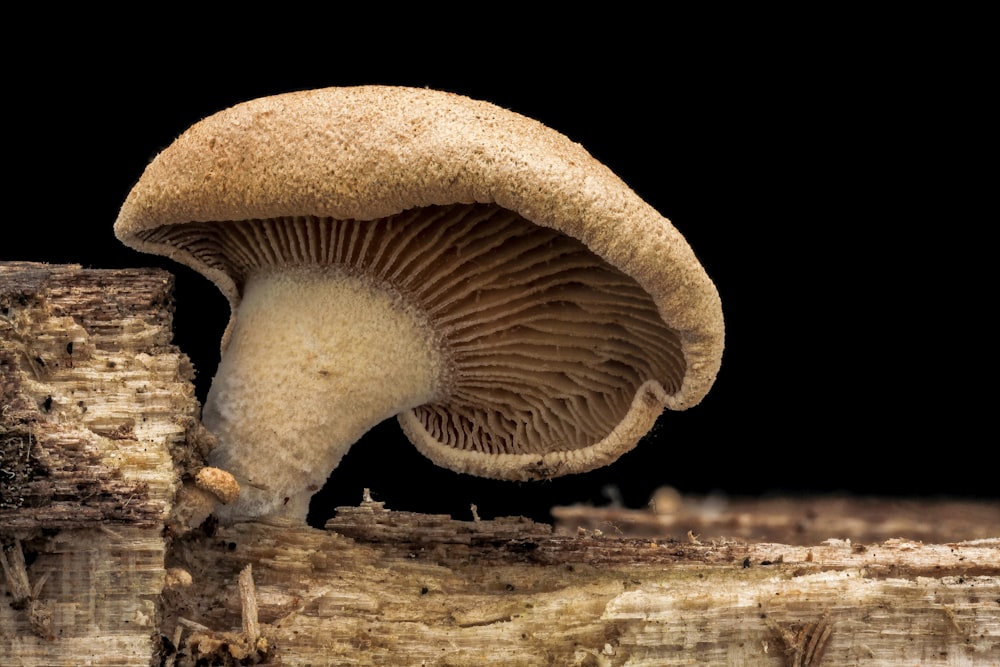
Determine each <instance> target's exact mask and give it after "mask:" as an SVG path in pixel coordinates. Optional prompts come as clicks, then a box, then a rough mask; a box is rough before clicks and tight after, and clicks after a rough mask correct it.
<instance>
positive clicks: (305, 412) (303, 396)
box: [203, 266, 443, 521]
mask: <svg viewBox="0 0 1000 667" xmlns="http://www.w3.org/2000/svg"><path fill="white" fill-rule="evenodd" d="M442 366H443V361H442V355H441V351H440V350H439V349H438V345H437V342H436V340H435V339H434V336H433V334H432V332H431V330H430V328H429V327H428V326H427V324H426V322H425V321H424V320H423V319H422V318H421V317H420V315H419V314H418V313H417V312H416V311H415V310H413V309H412V308H409V307H407V306H406V304H405V303H404V302H403V300H402V299H401V298H399V296H398V295H395V294H393V293H391V292H390V291H389V290H385V289H380V288H379V287H377V286H375V285H374V284H372V283H371V282H369V281H365V280H363V279H360V278H357V277H354V276H350V275H345V274H343V273H340V272H336V271H333V270H331V269H323V268H317V267H312V266H310V267H296V268H284V269H282V270H281V271H278V270H266V271H261V272H259V273H257V274H254V275H253V276H252V277H251V278H250V280H249V281H248V282H247V285H246V288H245V290H244V295H243V300H242V302H241V303H240V305H239V308H238V312H237V313H236V317H235V322H234V325H233V328H232V333H231V336H230V338H229V343H228V346H227V348H226V349H225V350H224V352H223V357H222V361H221V363H220V364H219V370H218V373H217V374H216V376H215V379H214V380H213V382H212V388H211V391H210V392H209V395H208V400H207V401H206V403H205V409H204V414H203V421H204V423H205V425H206V426H207V427H208V428H209V429H210V430H211V431H212V432H213V433H214V434H215V435H216V436H217V437H218V440H219V444H218V446H217V447H216V448H215V449H214V450H212V452H211V454H210V455H209V462H210V463H211V465H214V466H217V467H219V468H223V469H225V470H228V471H229V472H231V473H232V474H233V475H234V476H235V477H236V479H237V481H239V483H240V497H239V499H238V500H237V501H236V502H234V503H232V504H230V505H226V506H223V507H220V509H219V511H217V512H216V514H217V516H219V518H220V519H222V520H223V521H237V520H241V519H252V518H255V517H259V516H264V515H270V514H280V515H282V516H287V517H294V518H298V519H302V520H305V517H306V513H307V512H308V508H309V498H310V497H311V496H312V495H313V493H315V492H316V491H318V490H319V489H320V488H321V487H322V485H323V484H324V482H325V481H326V479H327V477H328V476H329V474H330V472H331V471H332V470H333V469H334V468H335V467H336V466H337V464H338V463H339V462H340V459H341V457H343V455H344V454H345V453H346V452H347V450H348V449H349V448H350V446H351V445H352V444H353V443H354V442H356V441H357V440H358V438H360V437H361V436H362V435H363V434H364V433H365V432H366V431H368V429H370V428H371V427H372V426H374V425H375V424H377V423H379V422H380V421H382V420H384V419H386V418H388V417H391V416H393V415H396V414H398V413H399V412H401V411H403V410H405V409H408V408H412V407H415V406H417V405H421V404H423V403H426V402H428V401H430V400H432V399H433V398H434V397H435V395H436V394H437V392H438V385H439V378H440V375H441V368H442Z"/></svg>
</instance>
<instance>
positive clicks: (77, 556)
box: [0, 263, 204, 666]
mask: <svg viewBox="0 0 1000 667" xmlns="http://www.w3.org/2000/svg"><path fill="white" fill-rule="evenodd" d="M172 285H173V278H172V276H171V275H170V274H168V273H166V272H164V271H158V270H145V269H143V270H128V271H106V270H88V269H82V268H80V267H78V266H48V265H42V264H29V263H2V264H0V548H2V549H3V550H4V552H5V558H4V562H5V567H4V572H5V577H4V579H5V585H6V591H7V593H8V594H9V595H13V597H14V601H13V604H6V603H2V602H0V664H2V665H4V666H6V665H79V664H84V663H87V664H94V665H148V664H149V663H150V658H151V656H152V655H153V652H154V647H155V645H156V644H157V642H156V640H155V638H156V637H157V636H158V633H157V625H156V624H157V614H158V612H157V609H158V605H159V596H160V593H161V591H162V589H163V585H164V566H163V563H164V557H165V553H166V545H167V542H166V539H165V537H164V526H165V524H166V520H167V518H168V515H169V512H170V510H171V507H172V505H173V498H174V495H175V494H176V492H177V489H178V487H179V486H180V481H181V476H182V474H183V472H184V470H185V467H186V466H187V465H188V464H189V463H190V461H191V460H192V459H194V458H199V459H200V457H201V454H202V448H203V446H204V441H203V440H199V437H202V436H203V434H202V432H201V429H200V425H199V422H198V419H197V416H198V404H197V401H196V399H195V396H194V391H193V387H192V384H191V379H192V375H193V369H192V368H191V364H190V362H189V361H188V360H187V357H185V356H184V355H183V354H181V352H180V351H179V350H177V348H175V347H173V346H172V345H171V337H172V331H171V327H172V320H171V313H172V301H171V289H172ZM17 581H21V582H22V585H21V587H23V586H28V587H29V589H30V593H29V594H28V596H27V598H26V599H25V600H23V603H21V604H18V602H19V598H20V597H24V595H23V593H15V592H14V590H12V588H18V586H17V585H16V584H15V585H14V586H12V583H13V582H17ZM8 599H9V598H8ZM46 609H47V610H48V613H49V615H50V618H49V619H48V620H47V621H46V620H45V619H44V618H42V617H40V616H39V611H40V610H46Z"/></svg>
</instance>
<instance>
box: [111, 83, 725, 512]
mask: <svg viewBox="0 0 1000 667" xmlns="http://www.w3.org/2000/svg"><path fill="white" fill-rule="evenodd" d="M115 232H116V234H117V235H118V237H119V238H120V239H121V240H122V241H124V242H125V243H126V244H128V245H129V246H131V247H133V248H136V249H138V250H142V251H145V252H151V253H156V254H161V255H167V256H169V257H172V258H174V259H175V260H177V261H179V262H181V263H183V264H186V265H188V266H190V267H193V268H194V269H196V270H197V271H199V272H201V273H202V274H203V275H205V276H206V277H208V278H209V279H211V280H212V281H213V282H215V283H216V285H218V286H219V288H220V289H221V290H222V291H223V293H225V295H226V296H227V297H228V299H229V301H230V304H231V306H232V316H231V319H230V323H229V327H228V329H227V330H226V334H225V336H224V338H223V342H222V347H223V357H222V361H221V363H220V366H219V370H218V373H217V374H216V376H215V379H214V380H213V384H212V389H211V391H210V393H209V397H208V401H207V402H206V405H205V410H204V421H205V424H206V425H207V426H208V427H209V428H210V429H211V430H212V431H213V432H214V433H215V434H216V436H218V439H219V445H218V446H217V447H216V449H214V450H213V451H212V453H211V455H210V463H211V464H212V465H213V466H217V467H219V468H223V469H225V470H228V471H229V472H231V473H232V474H233V475H234V476H235V477H236V479H237V480H238V482H239V485H240V496H239V499H238V500H237V501H236V502H234V503H232V504H230V505H227V506H224V507H221V508H220V509H219V510H218V514H220V515H221V518H223V519H225V520H237V519H245V518H252V517H255V516H261V515H265V514H270V513H281V514H284V515H289V516H296V517H300V518H303V519H304V517H305V514H306V511H307V509H308V502H309V498H310V496H311V495H312V494H313V493H314V492H315V491H316V490H317V489H319V488H320V487H321V486H322V485H323V483H324V481H325V480H326V478H327V476H328V475H329V473H330V472H331V471H332V470H333V469H334V468H335V467H336V465H337V464H338V462H339V461H340V459H341V457H342V456H343V455H344V453H345V452H346V451H347V449H348V448H349V447H350V446H351V444H352V443H354V442H355V441H356V440H357V439H358V438H359V437H360V436H361V435H362V434H364V432H365V431H367V430H368V429H369V428H371V427H372V426H373V425H375V424H376V423H378V422H380V421H382V420H383V419H385V418H387V417H390V416H393V415H398V418H399V421H400V423H401V425H402V427H403V430H404V432H405V433H406V435H407V436H408V437H409V438H410V440H411V441H412V442H413V444H414V445H416V447H417V448H418V449H419V450H420V451H421V452H423V453H424V454H426V455H427V456H428V457H430V458H431V459H432V460H433V461H435V462H436V463H438V464H439V465H442V466H445V467H448V468H451V469H453V470H456V471H460V472H466V473H471V474H475V475H481V476H486V477H493V478H501V479H512V480H528V479H541V478H548V477H554V476H557V475H563V474H567V473H574V472H582V471H585V470H590V469H593V468H596V467H598V466H601V465H605V464H607V463H610V462H612V461H614V460H615V459H617V458H618V457H619V456H620V455H621V454H622V453H624V452H626V451H628V450H629V449H631V448H632V447H633V446H634V445H635V444H636V442H637V441H638V440H639V438H640V437H642V435H643V434H645V433H646V432H647V431H648V429H649V428H650V427H651V426H652V425H653V423H654V422H655V420H656V418H657V417H658V416H659V414H660V413H661V412H662V410H663V408H664V407H668V408H671V409H684V408H687V407H690V406H692V405H694V404H696V403H698V402H699V401H700V400H701V399H702V397H703V396H704V395H705V394H706V393H707V392H708V390H709V388H710V387H711V385H712V383H713V382H714V380H715V376H716V373H717V372H718V368H719V363H720V359H721V356H722V347H723V321H722V311H721V306H720V302H719V297H718V293H717V292H716V289H715V286H714V285H713V284H712V282H711V280H710V279H709V278H708V276H707V275H706V274H705V271H704V270H703V269H702V267H701V265H700V264H699V263H698V261H697V259H696V258H695V256H694V253H693V252H692V251H691V249H690V247H689V246H688V244H687V242H686V241H685V240H684V239H683V237H682V236H681V235H680V233H679V232H678V231H677V230H676V229H675V228H674V227H673V226H672V225H671V224H670V223H669V222H668V221H667V220H666V219H665V218H663V217H662V216H661V215H660V214H658V213H657V212H656V211H655V210H653V209H652V207H650V206H649V205H648V204H646V203H645V202H643V201H642V200H641V199H640V198H639V197H638V196H637V195H636V194H635V193H634V192H632V190H630V189H629V188H628V187H627V186H626V185H625V184H624V183H623V182H622V181H621V180H620V179H618V178H617V177H616V176H615V175H614V174H612V173H611V172H610V171H609V170H608V169H607V168H606V167H604V166H603V165H601V164H600V163H598V162H597V161H595V160H594V159H593V158H592V157H591V156H590V155H589V154H588V153H587V152H586V151H585V150H584V149H583V148H582V147H581V146H579V145H578V144H575V143H573V142H571V141H570V140H569V139H567V138H566V137H564V136H563V135H561V134H559V133H557V132H555V131H554V130H551V129H549V128H547V127H545V126H543V125H541V124H539V123H538V122H536V121H533V120H531V119H528V118H525V117H523V116H520V115H518V114H516V113H513V112H510V111H507V110H504V109H501V108H498V107H496V106H494V105H491V104H488V103H485V102H479V101H474V100H470V99H467V98H464V97H461V96H458V95H453V94H450V93H443V92H437V91H431V90H423V89H410V88H394V87H381V86H365V87H357V88H330V89H323V90H316V91H305V92H298V93H290V94H285V95H277V96H274V97H267V98H262V99H258V100H253V101H250V102H246V103H243V104H240V105H237V106H235V107H233V108H231V109H228V110H225V111H222V112H220V113H217V114H215V115H213V116H211V117H209V118H207V119H205V120H203V121H201V122H200V123H197V124H196V125H194V126H193V127H191V128H190V129H189V130H187V131H186V132H185V133H184V134H183V135H181V136H180V137H179V138H178V139H177V140H176V141H175V142H174V143H173V144H172V145H171V146H169V147H168V148H167V149H165V150H164V151H163V152H162V153H161V154H160V155H158V156H157V157H156V158H155V159H154V160H153V161H152V163H151V164H150V165H149V166H148V167H147V169H146V171H145V172H144V173H143V175H142V177H141V179H140V180H139V182H138V183H137V184H136V186H135V187H134V188H133V190H132V191H131V193H130V194H129V196H128V198H127V199H126V201H125V203H124V204H123V206H122V209H121V213H120V215H119V217H118V220H117V222H116V223H115Z"/></svg>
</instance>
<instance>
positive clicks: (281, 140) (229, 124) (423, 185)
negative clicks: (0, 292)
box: [115, 86, 724, 478]
mask: <svg viewBox="0 0 1000 667" xmlns="http://www.w3.org/2000/svg"><path fill="white" fill-rule="evenodd" d="M456 204H462V205H471V204H484V205H492V206H494V207H496V208H499V209H504V210H506V211H510V212H513V213H515V214H517V215H518V216H520V217H521V218H523V219H524V220H526V221H528V222H530V223H533V224H534V225H537V226H540V227H544V228H549V229H552V230H556V231H557V232H560V233H561V234H562V235H565V236H566V237H569V238H570V239H575V240H576V241H578V242H580V243H582V244H583V245H584V246H586V248H587V249H588V250H589V251H590V252H591V253H593V255H595V256H596V257H597V258H599V261H601V262H606V263H607V264H608V265H610V266H611V267H613V269H614V270H616V271H620V272H621V273H622V274H624V275H625V276H628V277H629V278H630V279H631V280H633V281H634V282H635V283H636V284H637V285H638V286H640V287H641V288H642V290H643V291H644V292H645V293H646V294H648V296H649V297H650V298H651V301H652V303H653V304H655V306H654V307H655V310H656V312H658V314H659V317H660V318H661V319H662V323H663V325H664V326H665V328H666V329H667V330H669V332H670V335H671V336H675V337H676V347H677V350H678V351H677V354H678V356H679V357H680V361H679V362H677V363H676V364H675V366H679V368H680V371H679V374H680V376H679V377H677V378H675V379H674V380H673V381H670V382H667V381H664V380H663V379H662V378H645V379H643V380H642V381H641V382H639V383H637V386H635V387H633V389H634V398H633V399H632V405H631V408H630V409H629V410H628V414H627V415H624V416H623V418H622V419H621V422H620V423H619V424H618V425H617V426H616V427H614V428H613V429H612V430H611V431H610V432H609V433H607V434H605V435H606V437H605V439H604V440H606V441H607V442H604V441H602V442H601V443H596V444H595V445H593V446H592V447H590V448H591V449H593V448H594V447H596V448H597V449H599V450H600V451H601V452H602V453H601V454H600V455H597V456H589V458H587V457H584V458H586V459H587V460H586V461H583V460H581V461H578V462H576V463H573V462H572V461H570V462H569V463H566V461H567V460H568V459H567V457H566V455H565V453H561V454H559V455H558V456H557V457H555V458H549V457H548V455H547V454H546V455H539V454H538V453H537V452H528V453H523V454H516V455H512V456H515V457H523V460H522V461H521V463H523V464H525V465H527V466H528V467H533V472H530V473H512V472H510V471H508V470H507V469H506V464H504V466H501V467H503V468H504V469H503V470H500V469H494V468H496V465H495V463H494V462H493V461H490V462H486V463H483V462H481V460H484V457H483V456H482V454H483V451H479V450H477V448H476V447H472V448H467V449H464V450H461V451H455V450H453V449H452V448H451V447H450V446H447V445H442V443H441V442H440V439H439V438H438V437H437V436H434V435H431V434H430V433H429V432H428V429H427V428H426V424H423V425H422V422H421V419H420V418H418V417H417V416H415V412H414V411H408V412H406V413H404V414H402V415H401V417H400V420H401V423H402V424H403V427H404V430H405V431H406V432H407V435H408V436H409V437H410V438H411V440H412V441H413V442H414V444H416V445H417V446H418V447H419V448H420V449H421V450H422V451H424V453H425V454H427V455H429V456H431V458H433V459H434V460H435V461H437V462H438V463H440V464H442V465H445V466H447V467H451V468H453V469H458V470H463V471H466V472H472V473H477V474H483V475H487V476H493V477H509V478H527V477H545V476H551V475H554V474H562V473H563V472H570V471H575V470H584V469H589V468H592V467H596V466H597V465H601V464H603V463H606V462H608V461H610V460H613V459H615V458H617V457H618V456H619V455H620V454H621V453H622V452H623V451H625V450H627V449H630V448H631V447H632V446H633V445H634V444H635V442H636V441H637V440H638V439H639V437H641V435H642V434H643V433H645V432H646V431H647V430H648V428H649V427H650V426H651V425H652V423H653V422H654V421H655V419H656V417H657V416H658V415H659V413H660V412H661V411H662V409H663V407H669V408H671V409H685V408H687V407H690V406H692V405H695V404H697V403H698V402H699V401H700V400H701V399H702V398H703V397H704V396H705V394H706V393H707V392H708V390H709V389H710V388H711V386H712V384H713V382H714V381H715V378H716V374H717V372H718V370H719V366H720V362H721V357H722V350H723V338H724V325H723V318H722V308H721V303H720V300H719V295H718V292H717V290H716V288H715V286H714V284H713V283H712V281H711V280H710V279H709V277H708V276H707V274H706V273H705V271H704V269H703V268H702V266H701V264H700V263H699V262H698V260H697V258H696V257H695V255H694V253H693V251H692V250H691V248H690V246H689V245H688V243H687V242H686V241H685V239H684V238H683V237H682V236H681V234H680V233H679V232H678V231H677V230H676V229H675V228H674V227H673V225H672V224H671V223H670V222H669V221H668V220H667V219H665V218H664V217H663V216H662V215H660V214H659V213H657V212H656V210H654V209H653V208H652V207H651V206H649V205H648V204H646V203H645V202H644V201H642V199H640V198H639V197H638V195H636V194H635V193H634V192H633V191H632V190H631V189H630V188H629V187H628V186H627V185H626V184H625V183H624V182H623V181H622V180H621V179H619V178H618V177H617V176H615V175H614V174H613V173H612V172H611V171H610V170H609V169H608V168H606V167H605V166H604V165H602V164H600V163H599V162H597V161H596V160H595V159H594V158H593V157H591V156H590V154H589V153H587V151H586V150H585V149H584V148H583V147H582V146H580V145H579V144H576V143H574V142H572V141H571V140H569V139H568V138H566V137H565V136H563V135H562V134H560V133H558V132H556V131H554V130H552V129H550V128H548V127H546V126H544V125H542V124H541V123H539V122H537V121H534V120H532V119H529V118H526V117H524V116H521V115H519V114H517V113H514V112H511V111H508V110H506V109H502V108H500V107H497V106H495V105H493V104H490V103H487V102H482V101H476V100H472V99H469V98H466V97H463V96H459V95H455V94H451V93H446V92H440V91H434V90H427V89H414V88H401V87H387V86H361V87H349V88H327V89H321V90H312V91H302V92H295V93H288V94H283V95H276V96H272V97H265V98H260V99H256V100H252V101H249V102H245V103H242V104H239V105H237V106H234V107H232V108H230V109H227V110H224V111H221V112H219V113H217V114H214V115H212V116H210V117H208V118H206V119H205V120H203V121H201V122H199V123H197V124H196V125H194V126H192V127H191V128H190V129H188V130H187V131H186V132H184V133H183V134H182V135H181V136H180V137H179V138H178V139H177V140H176V141H175V142H174V143H173V144H172V145H171V146H169V147H168V148H167V149H165V150H164V151H163V152H162V153H160V154H159V155H158V156H157V157H156V158H155V159H154V160H153V161H152V162H151V163H150V164H149V165H148V167H147V168H146V170H145V172H144V173H143V175H142V177H141V179H140V180H139V182H138V183H137V184H136V185H135V187H134V188H133V189H132V191H131V192H130V193H129V195H128V197H127V199H126V201H125V202H124V204H123V206H122V208H121V212H120V214H119V217H118V220H117V221H116V222H115V233H116V235H117V236H118V238H119V239H121V240H122V241H123V242H124V243H125V244H127V245H129V246H131V247H133V248H135V249H137V250H141V251H144V252H151V253H155V254H160V255H166V256H170V257H172V258H174V259H175V260H177V261H179V262H181V263H183V264H186V265H188V266H190V267H192V268H194V269H195V270H196V271H199V272H200V273H202V274H203V275H205V276H206V277H208V278H209V279H211V280H212V281H213V282H215V283H216V284H217V285H218V286H219V288H220V289H221V290H222V292H223V293H224V294H225V295H226V296H227V298H228V299H229V301H230V303H231V305H232V307H233V312H234V314H235V312H236V309H237V307H238V304H239V302H240V298H241V296H240V291H241V287H242V283H241V278H240V276H234V275H231V274H230V273H229V272H227V270H226V268H225V263H219V262H213V261H210V257H211V254H212V253H211V251H208V252H206V251H205V250H204V248H197V247H195V245H196V244H192V243H190V242H186V243H179V244H178V243H176V242H175V240H174V239H173V235H172V234H170V233H162V230H164V229H167V228H171V227H173V226H176V225H186V224H188V223H209V222H211V223H213V224H214V223H229V222H237V221H247V220H273V219H279V218H288V217H290V216H291V217H299V218H301V217H312V218H316V219H332V220H337V221H344V220H353V221H375V220H380V219H385V218H388V217H391V216H395V215H398V214H401V213H403V212H406V211H410V210H413V209H423V208H428V207H441V206H453V205H456ZM206 258H208V259H206ZM231 326H232V322H231ZM480 449H482V448H480ZM486 449H489V447H487V448H486ZM572 458H573V456H569V460H571V459H572ZM564 463H566V465H563V464H564Z"/></svg>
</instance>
